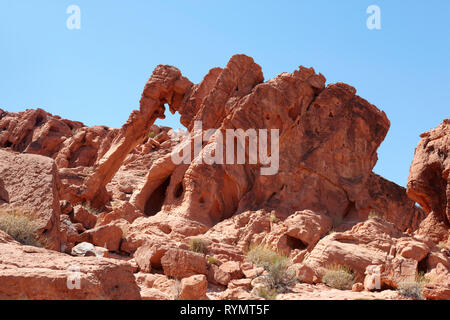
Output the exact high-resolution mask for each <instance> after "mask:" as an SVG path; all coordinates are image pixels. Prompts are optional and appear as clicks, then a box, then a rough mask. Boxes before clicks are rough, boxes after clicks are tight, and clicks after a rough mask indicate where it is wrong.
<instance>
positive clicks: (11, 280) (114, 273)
mask: <svg viewBox="0 0 450 320" xmlns="http://www.w3.org/2000/svg"><path fill="white" fill-rule="evenodd" d="M0 266H1V267H0V299H2V300H4V299H35V300H40V299H42V300H48V299H50V300H74V299H91V300H94V299H95V300H97V299H101V300H103V299H108V300H110V299H116V300H117V299H140V294H139V288H138V286H137V285H136V283H135V282H134V277H133V269H132V267H131V265H130V264H128V263H126V262H120V261H117V260H112V259H104V258H96V257H90V258H74V257H70V256H68V255H65V254H62V253H58V252H54V251H49V250H45V249H41V248H35V247H29V246H22V245H20V244H19V243H17V242H15V241H13V240H12V239H11V238H9V237H8V236H7V235H6V234H5V233H3V232H2V231H0ZM77 276H79V284H80V286H79V288H77V287H76V284H77V283H76V278H75V277H77ZM68 283H70V284H73V287H72V286H68Z"/></svg>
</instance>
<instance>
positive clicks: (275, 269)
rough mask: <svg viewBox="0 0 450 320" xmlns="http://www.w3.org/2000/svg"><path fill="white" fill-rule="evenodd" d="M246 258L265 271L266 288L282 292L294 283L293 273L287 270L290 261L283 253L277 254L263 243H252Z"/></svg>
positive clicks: (290, 263)
mask: <svg viewBox="0 0 450 320" xmlns="http://www.w3.org/2000/svg"><path fill="white" fill-rule="evenodd" d="M246 259H247V261H250V262H253V263H254V264H256V265H257V266H259V267H263V268H264V269H265V270H266V271H267V273H268V274H267V276H265V282H266V284H267V286H268V289H276V290H277V292H283V291H285V290H286V288H287V287H289V286H291V285H292V284H294V283H295V280H296V279H295V278H296V277H295V273H294V272H293V271H291V270H289V267H290V266H291V265H292V262H291V261H290V260H289V257H287V256H285V255H282V254H279V253H277V252H275V251H273V250H271V249H270V248H268V247H266V246H263V245H253V246H251V247H250V248H249V250H248V252H247V255H246Z"/></svg>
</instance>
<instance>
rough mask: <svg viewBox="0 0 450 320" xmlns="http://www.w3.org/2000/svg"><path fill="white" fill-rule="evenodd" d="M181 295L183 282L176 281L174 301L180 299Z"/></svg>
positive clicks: (173, 293)
mask: <svg viewBox="0 0 450 320" xmlns="http://www.w3.org/2000/svg"><path fill="white" fill-rule="evenodd" d="M180 294H181V281H180V280H178V279H175V282H174V283H173V287H172V299H173V300H178V299H179V298H180Z"/></svg>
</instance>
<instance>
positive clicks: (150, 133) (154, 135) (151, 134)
mask: <svg viewBox="0 0 450 320" xmlns="http://www.w3.org/2000/svg"><path fill="white" fill-rule="evenodd" d="M148 137H149V138H151V139H153V138H154V137H156V133H154V132H153V131H151V132H149V134H148Z"/></svg>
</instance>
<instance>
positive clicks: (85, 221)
mask: <svg viewBox="0 0 450 320" xmlns="http://www.w3.org/2000/svg"><path fill="white" fill-rule="evenodd" d="M72 221H73V222H78V223H81V224H82V225H83V226H84V227H85V228H86V229H92V228H93V227H95V224H96V223H97V217H96V216H95V215H94V214H92V213H90V212H89V211H88V210H87V209H86V208H84V207H83V206H80V205H79V206H75V207H74V209H73V218H72Z"/></svg>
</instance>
